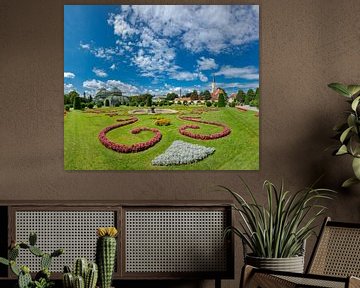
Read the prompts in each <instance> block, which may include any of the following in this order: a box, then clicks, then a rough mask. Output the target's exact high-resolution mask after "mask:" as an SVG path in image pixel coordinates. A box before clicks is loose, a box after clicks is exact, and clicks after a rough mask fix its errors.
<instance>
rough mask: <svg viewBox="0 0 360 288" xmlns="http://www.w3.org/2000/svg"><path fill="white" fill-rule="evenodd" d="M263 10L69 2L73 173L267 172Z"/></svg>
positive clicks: (67, 149)
mask: <svg viewBox="0 0 360 288" xmlns="http://www.w3.org/2000/svg"><path fill="white" fill-rule="evenodd" d="M259 104H260V90H259V6H258V5H65V6H64V167H65V170H258V169H259Z"/></svg>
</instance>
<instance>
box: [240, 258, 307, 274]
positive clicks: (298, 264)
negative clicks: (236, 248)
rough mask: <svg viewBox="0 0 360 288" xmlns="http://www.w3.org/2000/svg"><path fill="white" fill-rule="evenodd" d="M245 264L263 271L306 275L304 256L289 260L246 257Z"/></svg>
mask: <svg viewBox="0 0 360 288" xmlns="http://www.w3.org/2000/svg"><path fill="white" fill-rule="evenodd" d="M245 263H246V264H248V265H251V266H254V267H257V268H262V269H269V270H274V271H286V272H297V273H304V256H295V257H289V258H263V257H255V256H251V255H246V256H245Z"/></svg>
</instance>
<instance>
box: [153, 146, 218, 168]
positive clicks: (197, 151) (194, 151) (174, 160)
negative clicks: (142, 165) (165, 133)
mask: <svg viewBox="0 0 360 288" xmlns="http://www.w3.org/2000/svg"><path fill="white" fill-rule="evenodd" d="M214 152H215V148H212V147H205V146H201V145H197V144H190V143H187V142H184V141H180V140H177V141H174V142H173V143H172V144H171V145H170V147H169V148H168V149H166V151H165V152H164V153H163V154H161V155H159V156H157V157H156V158H155V159H154V160H152V161H151V164H152V165H158V166H168V165H181V164H190V163H194V162H197V161H200V160H203V159H204V158H206V157H207V156H209V155H211V154H213V153H214Z"/></svg>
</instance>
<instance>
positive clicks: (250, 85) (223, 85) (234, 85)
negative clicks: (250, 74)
mask: <svg viewBox="0 0 360 288" xmlns="http://www.w3.org/2000/svg"><path fill="white" fill-rule="evenodd" d="M216 86H218V87H221V88H223V89H226V88H236V89H237V90H238V89H244V90H247V89H250V88H251V89H256V88H259V82H250V83H239V82H233V83H217V84H216Z"/></svg>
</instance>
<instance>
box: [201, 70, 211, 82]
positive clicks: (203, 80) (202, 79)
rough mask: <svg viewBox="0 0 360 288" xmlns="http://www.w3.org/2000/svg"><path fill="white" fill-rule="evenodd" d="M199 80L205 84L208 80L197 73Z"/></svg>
mask: <svg viewBox="0 0 360 288" xmlns="http://www.w3.org/2000/svg"><path fill="white" fill-rule="evenodd" d="M199 79H200V81H201V82H207V81H208V80H209V79H208V77H206V76H205V75H204V74H203V73H201V72H199Z"/></svg>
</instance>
